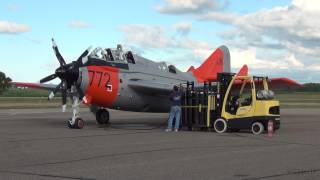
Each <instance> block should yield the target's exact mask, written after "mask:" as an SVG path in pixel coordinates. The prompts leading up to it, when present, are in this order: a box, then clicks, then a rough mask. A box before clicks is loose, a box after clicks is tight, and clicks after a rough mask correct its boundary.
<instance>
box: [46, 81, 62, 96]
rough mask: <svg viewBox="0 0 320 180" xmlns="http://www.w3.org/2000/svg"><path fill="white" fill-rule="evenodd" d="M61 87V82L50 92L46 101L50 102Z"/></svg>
mask: <svg viewBox="0 0 320 180" xmlns="http://www.w3.org/2000/svg"><path fill="white" fill-rule="evenodd" d="M61 86H62V82H61V83H60V84H58V85H57V87H56V88H55V89H54V90H53V91H51V93H50V94H49V97H48V100H51V99H53V98H54V96H55V95H56V93H57V92H58V91H59V90H60V88H61Z"/></svg>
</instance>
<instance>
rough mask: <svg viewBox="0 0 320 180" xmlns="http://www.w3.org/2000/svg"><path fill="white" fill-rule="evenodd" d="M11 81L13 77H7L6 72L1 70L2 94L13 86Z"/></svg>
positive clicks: (0, 92) (0, 88)
mask: <svg viewBox="0 0 320 180" xmlns="http://www.w3.org/2000/svg"><path fill="white" fill-rule="evenodd" d="M11 81H12V80H11V78H9V77H6V74H5V73H3V72H1V71H0V95H1V94H2V93H3V92H4V91H5V90H7V89H8V88H9V87H10V86H11V85H10V82H11Z"/></svg>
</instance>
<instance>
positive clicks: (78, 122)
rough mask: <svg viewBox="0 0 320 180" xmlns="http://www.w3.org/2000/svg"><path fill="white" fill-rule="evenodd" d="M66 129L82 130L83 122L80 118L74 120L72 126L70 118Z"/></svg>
mask: <svg viewBox="0 0 320 180" xmlns="http://www.w3.org/2000/svg"><path fill="white" fill-rule="evenodd" d="M67 123H68V127H69V128H72V129H82V128H83V127H84V121H83V120H82V119H81V118H76V120H75V122H74V124H73V125H72V124H71V118H70V119H69V121H68V122H67Z"/></svg>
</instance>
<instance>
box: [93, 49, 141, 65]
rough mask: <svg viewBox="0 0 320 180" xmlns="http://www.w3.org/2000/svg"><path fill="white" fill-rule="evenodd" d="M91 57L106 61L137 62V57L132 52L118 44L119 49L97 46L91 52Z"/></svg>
mask: <svg viewBox="0 0 320 180" xmlns="http://www.w3.org/2000/svg"><path fill="white" fill-rule="evenodd" d="M89 57H91V58H95V59H101V60H105V61H115V62H121V63H132V64H135V59H134V55H133V54H132V52H131V51H126V52H124V51H123V50H122V46H121V45H118V46H117V49H110V48H107V49H103V48H101V47H97V48H95V49H94V50H93V51H92V52H91V53H90V54H89Z"/></svg>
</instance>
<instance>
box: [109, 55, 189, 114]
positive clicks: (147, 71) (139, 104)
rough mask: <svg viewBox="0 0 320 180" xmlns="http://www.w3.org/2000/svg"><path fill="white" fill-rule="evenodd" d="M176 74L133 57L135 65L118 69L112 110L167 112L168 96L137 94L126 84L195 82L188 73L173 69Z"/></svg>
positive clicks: (164, 64)
mask: <svg viewBox="0 0 320 180" xmlns="http://www.w3.org/2000/svg"><path fill="white" fill-rule="evenodd" d="M175 70H176V73H172V72H169V69H168V67H167V65H166V63H163V62H153V61H150V60H148V59H145V58H143V57H140V56H135V64H130V63H129V70H125V69H120V77H119V78H120V79H121V81H122V83H120V86H119V92H118V97H117V99H116V101H115V102H114V104H113V108H114V109H120V110H126V111H143V112H168V111H169V110H170V100H169V96H168V95H163V94H156V93H155V94H148V93H141V92H140V93H139V92H138V91H136V90H134V89H132V88H130V87H129V86H128V82H129V81H132V80H138V79H139V80H140V79H141V80H149V81H155V82H157V83H163V84H168V85H170V86H171V88H173V86H174V85H179V84H180V83H186V82H187V81H195V78H194V76H193V75H192V74H191V73H189V72H181V71H180V70H178V69H175Z"/></svg>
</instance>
